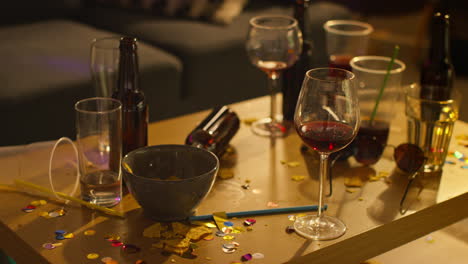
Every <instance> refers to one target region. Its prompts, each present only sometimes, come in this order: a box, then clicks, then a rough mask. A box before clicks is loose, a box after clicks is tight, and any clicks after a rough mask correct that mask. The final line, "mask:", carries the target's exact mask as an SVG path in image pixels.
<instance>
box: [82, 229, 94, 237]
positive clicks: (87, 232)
mask: <svg viewBox="0 0 468 264" xmlns="http://www.w3.org/2000/svg"><path fill="white" fill-rule="evenodd" d="M95 234H96V231H94V230H91V229H89V230H86V231H84V235H85V236H94V235H95Z"/></svg>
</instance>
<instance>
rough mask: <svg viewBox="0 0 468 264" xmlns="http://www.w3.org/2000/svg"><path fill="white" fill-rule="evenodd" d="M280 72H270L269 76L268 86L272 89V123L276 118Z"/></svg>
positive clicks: (275, 121)
mask: <svg viewBox="0 0 468 264" xmlns="http://www.w3.org/2000/svg"><path fill="white" fill-rule="evenodd" d="M279 75H280V74H279V73H278V72H277V73H275V74H270V75H269V76H268V88H269V90H270V119H271V123H272V124H275V123H277V122H278V120H276V92H277V91H278V89H279V85H280V83H279Z"/></svg>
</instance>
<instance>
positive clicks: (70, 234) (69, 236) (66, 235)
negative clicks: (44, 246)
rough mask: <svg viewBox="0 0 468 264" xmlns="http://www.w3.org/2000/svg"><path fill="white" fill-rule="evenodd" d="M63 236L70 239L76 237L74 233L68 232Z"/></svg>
mask: <svg viewBox="0 0 468 264" xmlns="http://www.w3.org/2000/svg"><path fill="white" fill-rule="evenodd" d="M63 237H64V238H66V239H70V238H74V237H75V235H74V234H73V233H66V234H64V235H63Z"/></svg>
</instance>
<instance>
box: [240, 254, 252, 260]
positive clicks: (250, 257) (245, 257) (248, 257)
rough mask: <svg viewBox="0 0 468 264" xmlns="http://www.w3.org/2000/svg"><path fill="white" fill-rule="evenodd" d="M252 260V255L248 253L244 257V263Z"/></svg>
mask: <svg viewBox="0 0 468 264" xmlns="http://www.w3.org/2000/svg"><path fill="white" fill-rule="evenodd" d="M251 259H252V254H250V253H247V254H245V255H243V256H242V261H249V260H251Z"/></svg>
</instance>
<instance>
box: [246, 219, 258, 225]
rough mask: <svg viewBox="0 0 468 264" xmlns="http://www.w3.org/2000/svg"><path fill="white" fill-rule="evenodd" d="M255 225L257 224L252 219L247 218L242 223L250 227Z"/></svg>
mask: <svg viewBox="0 0 468 264" xmlns="http://www.w3.org/2000/svg"><path fill="white" fill-rule="evenodd" d="M255 223H257V220H255V219H253V218H247V219H245V221H244V225H246V226H251V225H253V224H255Z"/></svg>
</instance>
